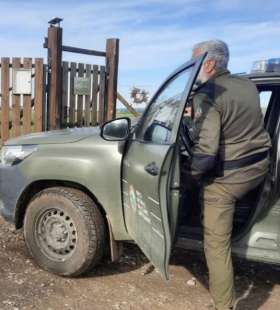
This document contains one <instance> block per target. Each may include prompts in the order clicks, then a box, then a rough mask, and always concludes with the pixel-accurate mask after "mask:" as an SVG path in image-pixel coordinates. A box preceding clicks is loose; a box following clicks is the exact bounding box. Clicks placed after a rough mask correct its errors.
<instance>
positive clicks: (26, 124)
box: [23, 58, 32, 134]
mask: <svg viewBox="0 0 280 310" xmlns="http://www.w3.org/2000/svg"><path fill="white" fill-rule="evenodd" d="M23 68H25V69H31V68H32V58H24V59H23ZM30 132H31V95H23V133H24V134H28V133H30Z"/></svg>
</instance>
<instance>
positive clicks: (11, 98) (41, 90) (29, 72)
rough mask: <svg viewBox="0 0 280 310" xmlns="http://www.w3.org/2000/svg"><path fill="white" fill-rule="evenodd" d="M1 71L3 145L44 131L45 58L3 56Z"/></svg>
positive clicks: (0, 118) (0, 65)
mask: <svg viewBox="0 0 280 310" xmlns="http://www.w3.org/2000/svg"><path fill="white" fill-rule="evenodd" d="M0 68H1V71H0V72H1V117H0V121H1V132H0V133H1V142H2V143H3V142H5V141H6V140H7V139H8V138H10V137H17V136H19V135H22V134H27V133H30V132H36V131H42V130H43V129H44V122H43V120H44V117H45V103H46V100H45V99H46V92H45V68H44V62H43V59H42V58H35V59H32V58H23V59H21V58H12V59H10V58H7V57H2V58H1V63H0ZM22 69H24V70H22ZM13 72H19V73H14V74H13ZM30 78H31V81H30ZM30 82H31V84H29V83H30Z"/></svg>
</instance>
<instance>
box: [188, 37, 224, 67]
mask: <svg viewBox="0 0 280 310" xmlns="http://www.w3.org/2000/svg"><path fill="white" fill-rule="evenodd" d="M197 49H199V50H200V51H201V53H205V52H207V56H206V59H213V60H215V61H216V66H215V68H216V69H219V70H224V69H227V66H228V61H229V49H228V46H227V44H226V43H225V42H223V41H221V40H210V41H204V42H200V43H198V44H196V45H194V47H193V51H194V50H197Z"/></svg>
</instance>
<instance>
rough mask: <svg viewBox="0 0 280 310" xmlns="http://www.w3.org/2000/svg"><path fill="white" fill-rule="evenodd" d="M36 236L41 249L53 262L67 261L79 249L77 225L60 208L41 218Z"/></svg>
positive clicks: (53, 209) (46, 213) (49, 211)
mask: <svg viewBox="0 0 280 310" xmlns="http://www.w3.org/2000/svg"><path fill="white" fill-rule="evenodd" d="M35 235H36V241H37V243H38V245H39V247H40V249H41V250H42V251H43V253H44V254H45V255H46V256H47V257H48V258H49V259H51V260H53V261H65V260H66V259H67V258H69V257H70V256H72V255H73V253H74V252H75V250H76V247H77V230H76V226H75V223H74V221H73V219H72V218H71V217H70V216H69V215H68V214H67V213H66V212H65V211H63V210H60V209H59V208H51V209H49V210H46V211H45V212H44V213H42V214H41V215H40V216H39V218H38V220H37V223H36V233H35Z"/></svg>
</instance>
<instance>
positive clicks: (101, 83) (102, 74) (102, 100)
mask: <svg viewBox="0 0 280 310" xmlns="http://www.w3.org/2000/svg"><path fill="white" fill-rule="evenodd" d="M105 81H106V72H105V67H104V66H101V67H100V78H99V102H98V108H99V113H98V114H99V115H98V123H99V124H103V123H104V122H105V120H106V117H105Z"/></svg>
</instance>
